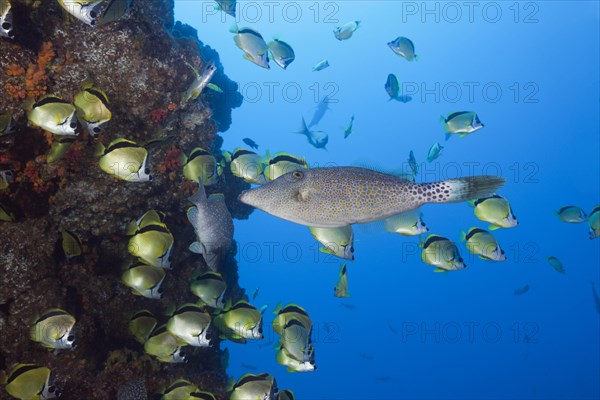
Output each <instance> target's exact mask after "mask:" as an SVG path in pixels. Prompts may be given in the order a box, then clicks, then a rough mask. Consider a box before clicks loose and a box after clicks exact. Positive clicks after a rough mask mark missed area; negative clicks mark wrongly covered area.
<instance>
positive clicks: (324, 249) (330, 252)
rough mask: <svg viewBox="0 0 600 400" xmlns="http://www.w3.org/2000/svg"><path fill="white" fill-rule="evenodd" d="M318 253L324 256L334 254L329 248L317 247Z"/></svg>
mask: <svg viewBox="0 0 600 400" xmlns="http://www.w3.org/2000/svg"><path fill="white" fill-rule="evenodd" d="M319 251H320V252H321V253H324V254H335V252H333V251H332V250H331V249H330V248H329V247H319Z"/></svg>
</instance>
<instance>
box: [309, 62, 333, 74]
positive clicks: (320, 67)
mask: <svg viewBox="0 0 600 400" xmlns="http://www.w3.org/2000/svg"><path fill="white" fill-rule="evenodd" d="M327 67H329V61H327V60H326V59H323V60H321V61H319V62H318V63H317V65H315V66H314V67H313V68H312V70H313V72H316V71H321V70H323V69H325V68H327Z"/></svg>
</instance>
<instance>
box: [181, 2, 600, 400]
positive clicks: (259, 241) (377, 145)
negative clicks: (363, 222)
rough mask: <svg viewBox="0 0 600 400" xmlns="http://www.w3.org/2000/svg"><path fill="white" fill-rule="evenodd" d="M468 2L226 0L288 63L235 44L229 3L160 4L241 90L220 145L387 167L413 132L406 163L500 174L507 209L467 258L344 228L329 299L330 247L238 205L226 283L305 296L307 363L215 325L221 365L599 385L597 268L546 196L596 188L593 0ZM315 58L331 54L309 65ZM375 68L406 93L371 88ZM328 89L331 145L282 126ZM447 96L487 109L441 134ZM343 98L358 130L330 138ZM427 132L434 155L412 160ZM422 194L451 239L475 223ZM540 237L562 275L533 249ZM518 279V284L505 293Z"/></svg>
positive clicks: (564, 391) (481, 392) (455, 381)
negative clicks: (342, 283)
mask: <svg viewBox="0 0 600 400" xmlns="http://www.w3.org/2000/svg"><path fill="white" fill-rule="evenodd" d="M285 4H288V5H287V6H286V8H284V6H285ZM474 4H475V6H474V8H473V9H472V10H473V13H472V14H471V15H469V8H468V7H467V6H465V4H464V3H463V2H457V3H439V2H428V3H426V4H425V3H423V2H400V1H340V2H309V1H302V2H263V1H258V2H238V17H237V22H238V24H239V26H240V27H246V26H247V27H251V28H254V29H256V30H258V31H259V32H261V33H262V35H263V37H264V38H265V40H267V41H269V40H271V39H272V37H273V36H277V37H279V38H280V39H282V40H284V41H286V42H288V43H289V44H290V45H291V46H292V47H293V48H294V50H295V52H296V61H295V62H293V63H292V64H291V65H290V66H289V67H288V69H287V70H285V71H284V70H282V69H280V68H279V67H278V66H277V65H276V64H275V63H274V62H271V69H270V70H266V69H262V68H260V67H258V66H256V65H254V64H252V63H250V62H248V61H246V60H244V59H243V58H242V51H241V50H240V49H238V48H237V47H236V46H235V44H234V42H233V40H232V36H233V35H232V34H231V33H229V32H228V29H229V27H230V26H231V25H232V24H233V22H235V20H234V18H233V17H230V16H226V15H225V14H224V13H221V12H214V11H213V5H214V3H213V2H208V1H207V2H203V1H177V2H176V18H177V19H179V20H181V21H182V22H184V23H188V24H190V25H192V26H193V27H194V28H196V29H197V30H198V35H199V37H200V39H201V40H202V41H203V42H204V43H206V44H208V45H210V46H211V47H213V48H215V49H216V50H217V51H218V52H219V54H220V57H221V62H222V63H223V65H224V68H225V72H226V73H227V75H228V76H229V77H230V78H232V79H234V80H236V81H237V82H238V83H239V84H240V91H241V92H242V94H243V95H244V97H245V101H244V104H243V105H242V107H241V108H239V109H237V110H234V114H233V124H232V126H231V128H230V129H229V130H228V131H227V132H224V133H223V134H222V135H223V137H224V140H225V141H224V148H226V149H228V150H233V149H234V148H236V147H238V146H245V145H244V144H243V143H242V139H243V138H245V137H250V138H252V139H254V140H255V141H256V142H257V143H259V145H260V149H259V150H260V151H261V152H262V151H264V150H266V149H268V150H270V152H271V154H273V153H275V152H278V151H288V152H290V153H293V154H297V155H301V156H304V157H306V159H307V160H308V161H309V163H311V165H328V164H330V165H351V164H357V163H359V164H365V163H366V164H369V165H373V166H375V167H377V168H379V169H383V170H396V169H398V168H399V167H402V164H403V163H405V162H406V159H407V157H408V153H409V151H410V150H414V152H415V155H416V158H417V161H418V162H419V163H420V165H421V167H422V168H421V171H420V175H419V176H418V177H417V180H418V181H435V180H440V179H446V178H450V177H454V176H462V175H469V174H485V173H489V174H501V175H502V176H504V177H505V178H506V179H507V183H506V186H505V187H504V188H503V189H502V191H501V192H500V194H502V195H503V196H505V197H507V198H508V199H509V200H510V202H511V204H512V207H513V210H514V212H515V215H516V216H517V218H518V219H519V221H520V226H519V227H517V228H514V229H504V230H499V231H496V233H495V235H496V237H497V238H498V240H499V241H500V244H501V245H502V247H503V248H504V250H505V251H506V253H507V256H508V257H509V261H507V262H504V263H490V262H486V261H482V260H480V259H478V258H476V257H474V256H472V255H470V254H469V253H468V251H467V250H466V248H465V247H464V245H463V244H460V249H461V253H462V256H463V257H464V258H465V260H466V262H467V264H468V268H467V269H466V270H464V271H461V272H456V273H448V274H436V273H433V272H432V270H433V268H432V267H430V266H427V265H425V264H423V263H422V262H421V259H420V251H419V249H418V247H417V246H418V238H416V237H413V238H406V237H402V236H399V235H392V234H386V233H382V232H381V231H380V229H378V228H377V227H374V228H373V227H371V228H369V227H367V228H357V229H355V234H356V242H355V248H356V261H354V262H350V263H349V265H348V276H349V290H350V293H351V295H352V297H351V298H349V299H344V300H340V299H337V298H334V296H333V290H332V288H333V286H334V285H335V283H336V281H337V274H338V270H339V265H340V264H341V262H340V260H337V259H331V258H327V257H325V256H324V255H323V254H321V253H318V251H317V249H318V247H319V245H318V243H317V242H315V241H314V240H313V239H312V237H311V235H310V234H309V232H308V229H307V228H306V227H303V226H299V225H295V224H292V223H289V222H286V221H283V220H279V219H277V218H275V217H272V216H270V215H267V214H265V213H263V212H261V211H256V212H254V213H253V214H252V215H251V217H250V219H249V220H248V221H236V226H235V229H236V230H235V239H236V241H237V242H238V245H239V252H238V255H237V257H238V261H239V268H240V284H241V285H242V286H243V287H245V288H246V289H247V291H248V293H249V294H251V293H252V292H253V291H254V289H255V288H257V287H258V288H260V292H259V295H258V297H257V299H256V300H255V301H254V304H255V305H256V306H258V307H260V306H261V305H263V304H268V305H269V306H270V307H269V310H268V311H267V313H266V318H265V319H266V321H265V324H266V326H268V323H269V322H270V321H272V318H273V315H272V314H271V311H272V310H273V308H274V306H275V305H276V304H277V303H278V302H280V301H281V302H283V304H286V303H288V302H295V303H298V304H299V305H301V306H303V307H304V308H305V309H306V310H307V311H308V313H309V314H310V316H311V317H312V320H313V322H314V324H315V332H314V334H315V337H314V342H315V351H316V361H317V365H318V371H317V372H315V373H295V374H294V373H289V372H286V370H285V368H284V367H282V366H280V365H278V364H277V363H276V361H275V353H276V351H275V350H273V345H274V343H275V342H276V341H277V338H278V337H277V335H275V334H274V333H273V332H270V333H269V330H268V329H267V332H268V333H267V339H269V338H271V339H272V343H269V342H268V340H265V341H262V342H257V343H249V344H247V345H239V344H234V343H227V344H226V347H228V348H229V350H230V353H231V358H230V365H229V368H228V373H229V374H230V375H232V376H234V377H236V378H237V377H239V376H240V375H242V374H243V373H246V372H253V373H257V372H262V371H266V372H269V373H272V374H273V375H275V377H276V379H277V382H278V384H279V387H280V388H282V389H283V388H290V389H292V390H293V391H294V392H295V393H296V396H297V398H299V399H324V398H328V399H396V398H421V399H422V398H446V399H455V398H544V399H548V398H565V399H567V398H568V399H573V398H590V399H591V398H599V397H600V383H599V376H600V361H599V360H600V348H599V341H600V340H599V338H600V329H599V315H598V313H597V311H596V308H595V304H594V299H593V296H592V292H591V285H590V281H594V282H596V287H600V282H599V265H600V259H599V258H600V239H596V240H593V241H592V240H589V239H588V234H587V229H588V227H587V224H580V225H570V224H565V223H561V222H560V221H559V220H558V218H557V217H556V216H554V215H553V210H556V209H558V208H560V207H561V206H565V205H571V204H573V205H579V206H581V207H583V208H584V210H586V212H590V211H591V209H592V208H593V206H594V205H595V204H598V203H600V200H599V197H600V193H599V182H600V177H599V171H600V165H599V163H600V161H599V151H600V143H599V137H600V135H599V132H600V127H599V120H600V118H599V108H600V107H599V100H600V92H599V79H600V73H599V72H600V68H599V55H598V54H599V48H600V46H599V43H598V42H599V35H598V32H599V8H598V3H597V2H591V1H587V2H576V1H569V2H560V1H552V2H537V3H536V2H521V3H516V2H496V3H494V2H481V3H479V2H477V3H474ZM269 7H271V10H272V11H273V12H272V13H271V14H270V13H269V10H270V9H269ZM424 7H427V9H428V10H430V12H429V13H426V12H425V10H424ZM298 10H300V13H298V12H297V11H298ZM316 10H319V13H318V15H316ZM457 11H458V12H460V15H459V14H457ZM498 11H499V12H500V13H498ZM351 20H361V27H360V28H359V29H358V30H357V31H356V32H355V34H354V36H353V37H352V38H351V39H350V40H347V41H342V42H340V41H338V40H336V39H335V38H334V36H333V34H332V31H333V29H334V28H335V27H336V26H339V25H341V24H343V23H346V22H348V21H351ZM398 36H407V37H409V38H411V39H412V40H413V42H414V43H415V47H416V53H417V54H418V55H419V60H418V61H417V62H407V61H406V60H404V59H402V58H400V57H398V56H396V55H395V54H393V53H392V51H391V50H390V49H389V48H388V47H387V45H386V43H387V42H388V41H391V40H393V39H395V38H396V37H398ZM323 58H327V59H328V60H329V63H330V65H331V67H329V68H327V69H325V70H323V71H320V72H311V67H312V66H313V65H315V64H316V63H317V62H318V61H319V60H321V59H323ZM389 73H394V74H396V75H397V76H398V78H399V80H400V82H401V83H402V84H403V85H404V88H405V93H404V94H411V95H412V96H413V98H414V99H413V101H412V102H410V103H407V104H402V103H399V102H396V101H391V102H388V101H387V99H388V96H387V94H386V92H385V90H384V87H383V85H384V83H385V81H386V77H387V75H388V74H389ZM469 85H470V87H473V88H474V90H473V92H472V96H471V94H470V93H469ZM270 87H271V88H273V89H269V88H270ZM286 88H287V91H286ZM457 88H460V89H461V90H462V91H461V92H457V90H456V89H457ZM415 89H416V90H415ZM498 89H499V90H500V92H498ZM270 90H272V91H270ZM426 90H428V92H426ZM407 91H410V92H411V93H407ZM325 94H329V95H330V98H332V99H333V101H334V102H335V103H334V104H331V106H330V108H331V110H330V111H328V113H327V114H326V115H325V117H324V118H323V120H322V121H321V123H320V124H319V126H318V129H319V130H324V131H326V132H328V133H329V138H330V139H329V145H328V151H324V150H319V149H315V148H313V147H311V146H310V145H309V144H308V143H307V140H306V138H304V137H303V136H300V135H294V134H292V133H291V132H293V131H296V130H298V128H299V126H300V118H301V116H304V117H305V118H306V119H307V121H308V120H310V118H311V116H312V114H313V112H314V109H315V106H316V104H317V102H318V100H319V99H320V98H322V97H323V96H324V95H325ZM463 110H468V111H476V112H477V113H478V115H479V117H480V118H481V120H482V122H483V123H484V124H485V128H484V129H483V130H481V131H479V132H476V133H475V134H473V135H470V136H468V137H466V138H462V139H461V138H457V137H454V138H451V139H450V140H449V141H448V142H444V130H443V127H442V125H441V124H440V123H439V116H440V115H447V114H449V113H451V112H454V111H463ZM352 114H354V115H355V116H356V120H355V124H354V132H353V133H352V135H351V136H350V137H349V138H348V139H346V140H344V138H343V128H344V127H345V126H346V125H347V124H348V122H349V119H350V116H351V115H352ZM436 141H439V142H440V143H441V144H442V145H444V146H445V149H444V152H443V154H442V156H441V157H440V158H439V159H437V160H436V161H435V162H434V163H432V164H424V162H425V157H426V154H427V150H428V149H429V147H430V146H431V145H432V144H433V143H435V142H436ZM423 212H424V218H425V222H426V223H427V225H428V226H429V228H430V229H431V232H432V233H436V234H440V235H443V236H446V237H448V238H450V239H452V240H454V241H456V242H457V243H458V242H459V238H460V236H459V233H460V231H461V230H467V229H468V228H469V227H471V226H479V227H482V228H486V227H487V224H486V223H484V222H482V221H479V220H478V219H477V218H475V216H474V215H473V211H472V209H471V208H470V207H469V206H468V205H467V204H452V205H441V206H440V205H433V206H425V207H423ZM269 249H271V250H269ZM550 255H553V256H556V257H558V258H559V259H560V260H562V262H563V264H564V266H565V269H566V274H564V275H562V274H559V273H557V272H556V271H554V270H553V269H552V268H551V267H550V266H549V265H548V264H547V263H546V261H545V257H546V256H550ZM525 284H529V285H530V287H531V288H530V290H529V292H527V293H525V294H524V295H522V296H515V295H514V294H513V291H514V290H515V289H517V288H519V287H522V286H523V285H525ZM342 303H343V304H346V305H348V304H349V305H351V306H354V308H353V309H350V308H347V307H344V306H343V304H342ZM361 353H362V354H363V356H365V357H362V356H361ZM366 358H370V359H366ZM371 358H372V359H371ZM242 364H244V365H242ZM254 367H255V368H256V370H253V368H254ZM249 368H250V369H249Z"/></svg>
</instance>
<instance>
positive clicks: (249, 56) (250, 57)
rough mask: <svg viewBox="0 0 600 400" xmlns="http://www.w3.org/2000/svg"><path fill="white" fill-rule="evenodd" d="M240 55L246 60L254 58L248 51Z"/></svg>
mask: <svg viewBox="0 0 600 400" xmlns="http://www.w3.org/2000/svg"><path fill="white" fill-rule="evenodd" d="M242 57H244V59H246V60H248V61H252V62H254V58H252V56H251V55H250V54H248V53H244V55H243V56H242Z"/></svg>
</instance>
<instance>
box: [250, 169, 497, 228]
mask: <svg viewBox="0 0 600 400" xmlns="http://www.w3.org/2000/svg"><path fill="white" fill-rule="evenodd" d="M504 182H505V180H504V179H503V178H501V177H498V176H469V177H464V178H456V179H447V180H444V181H440V182H434V183H413V182H411V181H408V180H406V179H403V178H400V177H398V176H395V175H390V174H384V173H381V172H377V171H373V170H370V169H366V168H358V167H328V168H314V169H309V170H303V171H300V170H298V171H292V172H288V173H287V174H285V175H282V176H280V177H279V178H277V179H275V180H274V181H272V182H269V183H267V184H265V185H263V186H260V187H257V188H254V189H250V190H246V191H245V192H243V193H242V194H241V195H240V196H239V200H240V201H241V202H242V203H245V204H248V205H250V206H253V207H256V208H258V209H260V210H263V211H265V212H267V213H269V214H271V215H274V216H276V217H279V218H282V219H285V220H288V221H292V222H295V223H297V224H301V225H306V226H311V227H319V228H334V227H341V226H347V225H352V224H363V223H368V222H374V221H379V220H382V219H385V218H388V217H391V216H393V215H396V214H399V213H402V212H405V211H410V210H413V209H415V208H417V207H419V206H421V205H423V204H425V203H456V202H460V201H466V200H470V199H476V198H481V197H486V196H489V195H491V194H493V193H495V192H496V191H497V190H498V189H499V188H500V187H501V186H502V185H503V184H504Z"/></svg>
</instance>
